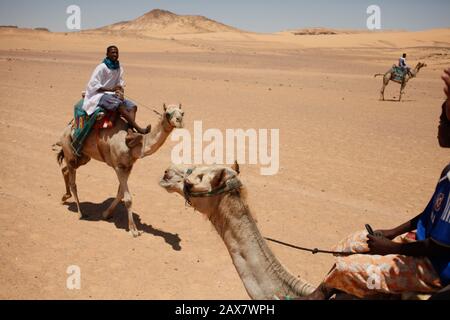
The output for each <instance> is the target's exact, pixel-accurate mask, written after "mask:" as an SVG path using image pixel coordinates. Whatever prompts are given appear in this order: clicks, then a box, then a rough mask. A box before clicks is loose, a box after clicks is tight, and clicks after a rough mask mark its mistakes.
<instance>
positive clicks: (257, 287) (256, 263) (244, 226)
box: [210, 194, 314, 300]
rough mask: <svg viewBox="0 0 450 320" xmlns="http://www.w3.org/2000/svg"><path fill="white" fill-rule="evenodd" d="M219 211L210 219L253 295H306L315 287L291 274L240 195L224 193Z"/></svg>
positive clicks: (267, 297)
mask: <svg viewBox="0 0 450 320" xmlns="http://www.w3.org/2000/svg"><path fill="white" fill-rule="evenodd" d="M231 208H232V209H231ZM231 210H232V211H231ZM217 213H218V214H217V215H211V216H210V220H211V222H212V223H213V225H214V226H215V228H216V230H217V231H218V232H219V234H220V235H221V236H222V239H223V240H224V242H225V245H226V247H227V249H228V251H229V253H230V255H231V258H232V260H233V264H234V266H235V267H236V270H237V271H238V273H239V276H240V278H241V279H242V282H243V283H244V286H245V288H246V290H247V292H248V294H249V295H250V297H251V298H252V299H258V300H259V299H274V297H275V296H282V295H290V296H304V295H306V294H309V293H311V292H312V291H313V290H314V288H313V287H312V286H311V285H310V284H308V283H306V282H305V281H303V280H301V279H298V278H296V277H294V276H293V275H292V274H290V273H289V272H288V271H287V270H286V269H285V268H284V267H283V265H282V264H281V263H280V262H279V261H278V259H277V258H276V257H275V256H274V254H273V253H272V251H271V250H270V248H269V247H268V245H267V243H266V241H265V240H264V238H263V237H262V235H261V233H260V232H259V229H258V227H257V225H256V223H255V221H254V219H253V217H252V216H251V214H250V212H249V210H248V207H247V206H246V205H245V204H244V203H243V201H242V199H241V198H240V196H238V195H230V194H228V195H225V196H223V197H222V200H221V201H220V203H219V206H218V212H217ZM215 217H226V218H225V220H224V219H222V218H215Z"/></svg>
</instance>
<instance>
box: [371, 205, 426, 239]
mask: <svg viewBox="0 0 450 320" xmlns="http://www.w3.org/2000/svg"><path fill="white" fill-rule="evenodd" d="M422 214H423V212H422V213H421V214H419V215H418V216H417V217H415V218H413V219H411V220H409V221H407V222H405V223H403V224H401V225H399V226H398V227H395V228H393V229H385V230H376V231H375V233H380V234H382V235H383V237H385V238H387V239H389V240H393V239H395V238H396V237H398V236H400V235H402V234H405V233H408V232H411V231H414V230H416V229H417V222H418V221H419V218H420V216H421V215H422Z"/></svg>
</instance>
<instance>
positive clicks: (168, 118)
mask: <svg viewBox="0 0 450 320" xmlns="http://www.w3.org/2000/svg"><path fill="white" fill-rule="evenodd" d="M163 109H164V113H163V114H162V115H161V117H162V120H163V121H165V122H167V123H168V124H169V125H170V126H171V127H172V128H183V118H184V111H183V110H182V107H181V103H180V104H179V105H176V104H170V105H168V106H166V104H164V105H163Z"/></svg>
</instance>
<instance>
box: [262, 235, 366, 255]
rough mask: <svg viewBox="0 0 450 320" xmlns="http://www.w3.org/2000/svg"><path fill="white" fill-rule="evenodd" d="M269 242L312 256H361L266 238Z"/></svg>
mask: <svg viewBox="0 0 450 320" xmlns="http://www.w3.org/2000/svg"><path fill="white" fill-rule="evenodd" d="M264 239H266V240H267V241H271V242H274V243H277V244H281V245H283V246H286V247H289V248H293V249H297V250H301V251H307V252H311V253H312V254H318V253H325V254H332V255H337V256H351V255H354V254H359V253H356V252H339V251H328V250H321V249H317V248H314V249H310V248H304V247H299V246H295V245H293V244H289V243H286V242H283V241H279V240H275V239H271V238H264Z"/></svg>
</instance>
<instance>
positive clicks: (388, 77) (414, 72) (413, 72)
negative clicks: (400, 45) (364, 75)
mask: <svg viewBox="0 0 450 320" xmlns="http://www.w3.org/2000/svg"><path fill="white" fill-rule="evenodd" d="M426 66H427V65H426V63H422V62H419V63H417V65H416V67H415V68H414V70H411V71H410V72H408V73H407V74H406V75H405V76H404V77H403V80H400V79H399V78H397V77H396V76H395V72H394V68H395V67H396V66H395V65H394V66H392V68H391V69H389V71H388V72H386V73H385V74H382V73H377V74H376V75H375V78H376V77H378V76H383V87H382V88H381V90H380V93H381V95H380V100H383V101H384V89H385V88H386V86H387V85H388V84H389V81H394V82H397V83H399V84H400V85H401V86H400V97H399V98H398V101H401V100H402V95H403V93H404V89H405V87H406V84H407V83H408V81H409V80H411V79H412V78H415V77H416V76H417V74H418V73H419V71H420V69H422V68H423V67H426Z"/></svg>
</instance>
